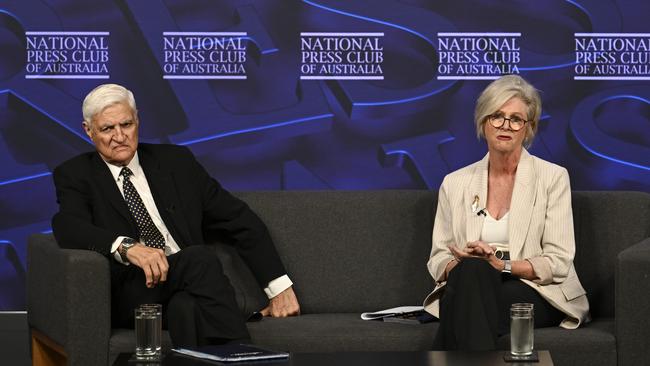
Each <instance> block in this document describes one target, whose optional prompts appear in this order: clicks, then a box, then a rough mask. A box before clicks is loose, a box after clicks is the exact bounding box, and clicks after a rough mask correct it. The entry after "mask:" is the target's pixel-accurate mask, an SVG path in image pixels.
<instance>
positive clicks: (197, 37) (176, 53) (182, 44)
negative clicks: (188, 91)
mask: <svg viewBox="0 0 650 366" xmlns="http://www.w3.org/2000/svg"><path fill="white" fill-rule="evenodd" d="M247 40H248V35H247V33H246V32H163V79H246V68H245V67H244V64H245V63H246V45H247Z"/></svg>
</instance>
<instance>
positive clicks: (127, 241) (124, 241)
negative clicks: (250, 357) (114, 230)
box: [122, 238, 135, 247]
mask: <svg viewBox="0 0 650 366" xmlns="http://www.w3.org/2000/svg"><path fill="white" fill-rule="evenodd" d="M133 244H135V240H133V239H131V238H124V239H122V245H124V246H126V247H130V246H131V245H133Z"/></svg>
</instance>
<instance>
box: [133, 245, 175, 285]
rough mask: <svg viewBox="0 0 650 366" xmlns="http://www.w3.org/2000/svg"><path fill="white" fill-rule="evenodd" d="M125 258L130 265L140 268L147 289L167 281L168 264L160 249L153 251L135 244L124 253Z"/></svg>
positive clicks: (153, 249)
mask: <svg viewBox="0 0 650 366" xmlns="http://www.w3.org/2000/svg"><path fill="white" fill-rule="evenodd" d="M126 258H127V259H128V260H129V262H131V263H132V264H134V265H136V266H138V267H140V268H142V270H143V271H144V276H145V277H146V285H147V287H148V288H153V287H155V286H156V285H158V283H160V282H165V281H167V271H168V270H169V263H167V257H166V256H165V252H164V251H163V250H162V249H155V248H151V247H148V246H146V245H144V244H142V243H137V244H136V245H134V246H133V247H132V248H131V249H129V250H128V251H127V252H126Z"/></svg>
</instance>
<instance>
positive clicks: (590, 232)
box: [571, 191, 650, 318]
mask: <svg viewBox="0 0 650 366" xmlns="http://www.w3.org/2000/svg"><path fill="white" fill-rule="evenodd" d="M571 196H572V208H573V222H574V229H575V237H576V255H575V259H574V264H575V267H576V272H577V273H578V277H579V278H580V282H581V283H582V285H583V287H584V288H585V290H586V291H587V298H588V299H589V305H590V312H591V315H592V317H593V318H599V317H610V318H613V317H614V268H615V264H616V256H617V254H618V253H619V252H621V251H622V250H623V249H626V248H628V247H630V246H632V245H634V244H637V243H639V242H640V241H641V240H643V239H645V238H647V237H649V236H650V225H649V224H648V223H649V222H650V195H648V194H647V193H643V192H620V191H619V192H617V191H613V192H588V191H574V192H572V193H571Z"/></svg>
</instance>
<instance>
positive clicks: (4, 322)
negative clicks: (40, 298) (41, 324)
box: [0, 311, 31, 366]
mask: <svg viewBox="0 0 650 366" xmlns="http://www.w3.org/2000/svg"><path fill="white" fill-rule="evenodd" d="M0 355H2V356H0V364H2V365H11V366H14V365H16V366H27V365H31V359H30V357H29V332H28V328H27V312H25V311H0Z"/></svg>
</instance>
